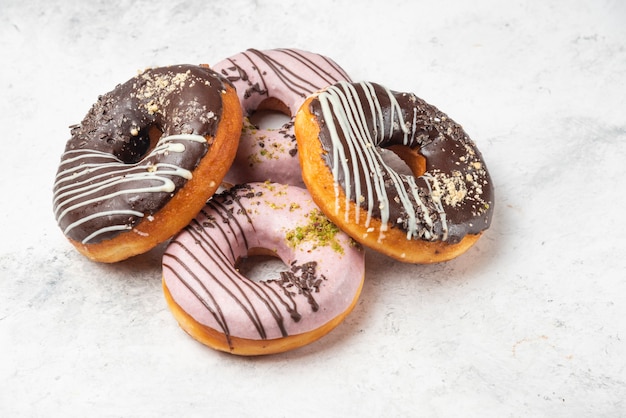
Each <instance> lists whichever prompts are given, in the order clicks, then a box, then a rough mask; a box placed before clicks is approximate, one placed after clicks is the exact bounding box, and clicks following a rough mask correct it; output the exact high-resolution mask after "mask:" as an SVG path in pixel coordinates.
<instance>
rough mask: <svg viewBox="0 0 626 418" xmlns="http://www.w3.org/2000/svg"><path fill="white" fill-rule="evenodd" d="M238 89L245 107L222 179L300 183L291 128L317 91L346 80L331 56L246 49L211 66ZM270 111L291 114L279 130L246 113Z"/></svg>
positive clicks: (229, 181)
mask: <svg viewBox="0 0 626 418" xmlns="http://www.w3.org/2000/svg"><path fill="white" fill-rule="evenodd" d="M212 68H213V69H214V70H215V71H217V72H219V73H220V74H222V75H223V76H224V77H226V78H227V79H228V80H229V81H231V82H232V83H233V84H234V85H235V88H236V89H237V94H238V96H239V100H240V101H241V106H242V108H243V112H244V125H243V130H242V133H241V138H240V143H239V149H238V150H237V155H236V157H235V161H234V162H233V165H232V168H231V170H230V171H229V172H228V173H227V174H226V177H225V179H224V180H225V182H226V183H230V184H240V183H248V182H259V181H266V180H270V181H273V182H278V183H284V184H293V185H297V186H301V187H304V183H303V182H302V174H301V171H300V165H299V161H298V156H297V152H298V151H297V147H296V139H295V135H294V132H293V124H294V117H295V114H296V112H297V111H298V109H299V108H300V105H302V103H303V102H304V100H305V99H306V98H307V97H308V96H309V95H311V94H312V93H314V92H315V91H317V90H319V89H321V88H323V87H326V86H329V85H331V84H334V83H336V82H337V81H349V80H350V78H349V77H348V75H347V74H346V73H345V71H344V70H343V69H342V68H341V67H339V65H337V64H336V63H335V62H334V61H332V60H331V59H330V58H327V57H325V56H323V55H318V54H315V53H311V52H307V51H302V50H298V49H271V50H266V51H259V50H256V49H248V50H247V51H245V52H241V53H238V54H236V55H234V56H232V57H230V58H227V59H225V60H223V61H221V62H219V63H217V64H216V65H214V66H213V67H212ZM257 110H274V111H278V112H281V113H284V114H285V115H287V116H289V117H290V118H291V119H290V120H289V122H287V123H285V124H284V125H283V126H282V127H280V128H278V129H260V128H259V127H257V126H255V125H253V124H252V123H251V122H250V119H249V117H250V116H252V115H253V114H254V113H255V112H256V111H257Z"/></svg>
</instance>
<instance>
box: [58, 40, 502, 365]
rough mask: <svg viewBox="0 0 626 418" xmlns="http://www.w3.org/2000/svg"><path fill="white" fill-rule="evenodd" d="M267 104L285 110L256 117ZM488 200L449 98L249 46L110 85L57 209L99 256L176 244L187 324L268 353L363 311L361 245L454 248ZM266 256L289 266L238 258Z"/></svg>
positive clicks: (75, 132) (408, 250)
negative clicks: (439, 102)
mask: <svg viewBox="0 0 626 418" xmlns="http://www.w3.org/2000/svg"><path fill="white" fill-rule="evenodd" d="M267 109H270V110H274V111H278V112H281V113H284V114H285V115H287V116H288V117H289V118H290V120H289V121H288V122H287V123H285V124H284V125H283V126H281V127H280V128H278V129H260V128H258V127H257V126H255V125H254V124H253V123H251V122H250V117H251V116H252V115H253V114H254V113H255V112H257V111H259V110H267ZM385 150H389V151H387V152H393V153H395V154H396V155H397V156H398V157H399V158H400V159H401V160H402V161H403V162H404V163H405V164H406V166H407V167H408V170H409V171H408V172H400V171H398V170H397V169H395V168H394V167H393V165H392V164H390V163H389V162H388V160H387V159H386V158H384V154H385ZM220 186H222V187H221V189H222V191H220V192H218V193H217V194H216V192H217V191H218V188H219V187H220ZM493 201H494V195H493V184H492V181H491V178H490V176H489V172H488V171H487V167H486V165H485V162H484V160H483V158H482V156H481V154H480V152H479V150H478V149H477V147H476V145H475V143H474V142H473V141H472V140H471V139H470V138H469V136H468V135H467V134H466V133H465V131H464V130H463V128H462V127H461V126H460V125H459V124H457V123H456V122H454V121H453V120H452V119H450V118H449V117H448V116H447V115H446V114H444V113H442V112H441V111H439V110H438V109H437V108H436V107H434V106H432V105H430V104H428V103H426V102H425V101H424V100H422V99H420V98H418V97H417V96H415V95H414V94H412V93H403V92H396V91H392V90H390V89H388V88H386V87H384V86H382V85H380V84H377V83H371V82H353V81H352V80H351V79H350V77H349V76H348V75H347V73H346V72H345V71H344V70H343V69H342V68H341V67H340V66H339V65H337V64H336V63H335V61H333V60H331V59H330V58H328V57H325V56H322V55H319V54H314V53H311V52H307V51H302V50H297V49H274V50H267V51H259V50H255V49H249V50H247V51H244V52H241V53H239V54H236V55H234V56H232V57H230V58H227V59H225V60H222V61H220V62H218V63H217V64H215V65H214V66H212V67H208V66H206V65H175V66H169V67H161V68H153V69H147V70H145V71H142V72H141V73H139V74H138V75H137V76H135V77H133V78H132V79H130V80H128V81H127V82H125V83H123V84H120V85H118V86H117V87H116V88H115V89H114V90H112V91H111V92H109V93H106V94H105V95H103V96H100V97H99V98H98V101H97V103H96V104H95V105H94V106H93V107H92V108H91V109H90V110H89V112H88V113H87V115H86V116H85V118H84V120H83V121H82V122H81V123H80V124H78V125H75V126H73V127H71V139H70V140H69V141H68V142H67V145H66V148H65V151H64V153H63V154H62V156H61V163H60V166H59V169H58V172H57V176H56V179H55V183H54V196H53V211H54V214H55V217H56V219H57V222H58V224H59V227H60V228H61V230H62V231H63V233H64V234H65V236H66V237H67V238H68V240H69V241H70V242H71V243H72V244H73V245H74V246H75V247H76V248H77V249H78V251H80V252H81V253H82V254H84V255H85V256H87V257H89V258H90V259H92V260H95V261H100V262H116V261H120V260H124V259H127V258H129V257H132V256H135V255H138V254H141V253H144V252H146V251H148V250H150V249H152V248H154V247H155V246H156V245H158V244H160V243H164V242H166V243H167V245H166V248H165V251H164V254H163V262H162V268H163V276H162V283H163V291H164V295H165V299H166V301H167V304H168V306H169V308H170V309H171V311H172V313H173V315H174V317H175V318H176V320H177V321H178V323H179V324H180V326H181V327H182V328H183V329H184V330H185V331H186V332H187V333H189V334H190V335H191V336H192V337H193V338H195V339H196V340H198V341H200V342H202V343H203V344H206V345H207V346H209V347H212V348H215V349H217V350H221V351H226V352H230V353H233V354H240V355H261V354H272V353H279V352H283V351H287V350H291V349H294V348H297V347H300V346H302V345H305V344H308V343H310V342H312V341H315V340H317V339H319V338H321V337H322V336H323V335H325V334H326V333H328V332H330V331H331V330H332V329H334V328H335V327H336V326H337V325H338V324H339V323H340V322H341V321H342V320H343V319H344V318H345V317H346V316H347V315H348V314H349V313H350V312H351V311H352V309H353V308H354V306H355V305H356V302H357V301H358V298H359V294H360V291H361V288H362V285H363V280H364V277H365V250H364V248H369V249H372V250H375V251H379V252H381V253H383V254H386V255H388V256H390V257H392V258H394V259H397V260H400V261H403V262H410V263H433V262H442V261H446V260H450V259H452V258H454V257H457V256H459V255H460V254H462V253H464V252H465V251H467V250H468V248H469V247H471V246H472V245H473V244H474V243H476V241H477V240H478V238H479V237H480V236H481V235H482V233H483V232H484V231H485V230H486V229H487V228H488V227H489V226H490V223H491V218H492V214H493ZM258 254H266V255H271V256H274V257H277V258H279V259H280V260H281V261H282V262H283V263H284V264H285V266H286V267H285V271H282V272H280V274H279V277H276V278H273V279H269V280H261V281H254V280H251V279H249V278H247V277H245V276H244V275H243V274H241V273H240V271H239V268H238V267H239V263H240V261H241V260H242V259H245V258H246V257H249V256H254V255H258Z"/></svg>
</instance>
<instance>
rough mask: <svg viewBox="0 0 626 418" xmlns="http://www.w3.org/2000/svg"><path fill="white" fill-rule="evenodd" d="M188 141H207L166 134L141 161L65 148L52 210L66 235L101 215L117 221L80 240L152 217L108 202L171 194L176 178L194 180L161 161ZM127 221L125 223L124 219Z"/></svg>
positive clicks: (198, 137) (195, 136)
mask: <svg viewBox="0 0 626 418" xmlns="http://www.w3.org/2000/svg"><path fill="white" fill-rule="evenodd" d="M185 142H197V143H205V142H206V139H205V137H204V136H202V135H194V134H181V135H170V136H165V137H162V138H161V139H160V140H159V141H158V142H157V144H156V146H155V148H154V149H153V150H152V151H151V152H150V153H149V154H148V155H147V156H146V157H145V158H144V159H142V161H141V162H139V163H136V164H126V163H124V162H123V161H121V160H120V159H118V158H117V157H115V156H114V155H112V154H109V153H106V152H103V151H98V150H94V149H74V150H69V151H66V152H65V153H64V154H63V156H62V161H61V165H60V168H59V171H58V173H57V177H56V182H55V184H54V190H55V192H54V199H53V206H54V214H55V216H56V218H57V221H58V222H59V224H60V225H65V226H64V228H63V232H64V233H65V234H66V235H68V234H69V233H70V232H71V231H72V230H74V229H75V228H77V227H79V226H81V225H84V224H86V223H88V222H90V221H93V220H95V219H97V218H109V219H111V220H112V221H113V220H115V219H117V220H118V222H113V223H112V224H107V225H105V226H102V227H101V228H98V229H96V230H93V231H91V232H89V233H86V235H85V236H84V237H83V238H82V240H81V242H82V243H83V244H88V243H90V242H92V241H94V239H96V238H97V237H99V236H100V235H102V234H104V233H107V232H112V231H123V230H127V229H132V224H133V223H132V222H131V220H132V219H133V218H143V217H144V216H146V215H147V216H152V215H153V214H152V213H144V212H142V211H138V210H135V209H133V208H132V207H130V206H129V207H119V208H107V202H108V201H109V200H111V199H112V198H115V197H118V196H126V197H127V200H128V201H132V200H133V199H135V198H138V197H139V198H141V196H142V195H143V194H154V193H173V192H174V191H175V189H176V184H175V181H174V179H175V178H181V179H184V180H190V179H191V178H192V173H191V171H189V170H187V169H185V168H182V167H180V166H178V165H175V164H172V163H164V162H158V161H159V157H160V156H162V155H167V154H170V153H182V152H184V151H185V149H186V146H185ZM88 206H89V207H93V208H101V209H97V210H94V211H84V216H82V217H80V218H78V219H75V220H73V221H72V222H69V223H68V222H67V221H65V218H66V217H68V216H69V215H70V214H72V215H73V216H74V217H75V216H76V214H77V213H78V212H79V211H81V209H84V208H85V207H88ZM122 220H123V222H122Z"/></svg>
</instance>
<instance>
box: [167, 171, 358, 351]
mask: <svg viewBox="0 0 626 418" xmlns="http://www.w3.org/2000/svg"><path fill="white" fill-rule="evenodd" d="M258 254H270V255H273V256H276V257H278V258H279V259H280V260H282V262H283V263H284V264H285V266H286V271H282V272H280V276H279V277H277V278H275V279H270V280H260V281H254V280H251V279H249V278H247V277H245V276H243V275H242V274H241V273H240V272H239V270H238V268H237V266H238V260H240V259H241V258H245V257H247V256H249V255H258ZM364 274H365V257H364V251H363V249H362V247H361V246H360V245H359V244H357V243H356V242H355V241H353V240H352V239H351V238H349V237H348V235H346V234H345V233H343V232H342V231H340V230H339V229H338V228H337V227H336V226H335V225H334V224H333V223H331V222H330V221H329V220H328V218H326V217H325V216H324V215H323V214H322V212H321V211H320V210H319V209H318V208H317V206H316V205H315V204H314V203H313V200H312V199H311V196H310V195H309V193H308V192H307V191H306V189H302V188H300V187H296V186H288V185H280V184H276V183H269V182H265V183H250V184H243V185H238V186H235V187H233V188H231V189H230V190H227V191H225V192H222V193H221V194H218V195H215V196H214V197H213V198H212V199H211V200H209V201H208V202H207V205H206V206H205V208H204V209H203V210H202V211H201V212H200V214H199V215H198V216H197V217H196V218H195V219H194V220H193V221H192V222H191V223H190V224H189V225H188V226H187V227H186V228H185V229H184V230H183V231H181V232H180V233H179V234H178V235H177V236H176V237H174V239H173V240H172V241H171V242H170V244H169V245H168V247H167V248H166V250H165V253H164V255H163V290H164V293H165V299H166V300H167V303H168V306H169V308H170V310H171V311H172V313H173V315H174V317H175V318H176V320H177V321H178V323H179V324H180V326H181V327H182V328H183V329H184V330H185V331H186V332H187V333H188V334H190V335H191V336H192V337H193V338H195V339H196V340H198V341H200V342H201V343H203V344H205V345H207V346H209V347H212V348H214V349H217V350H221V351H226V352H230V353H233V354H239V355H261V354H273V353H279V352H283V351H287V350H291V349H294V348H298V347H301V346H303V345H305V344H308V343H310V342H313V341H315V340H317V339H319V338H320V337H322V336H323V335H325V334H326V333H328V332H330V331H331V330H332V329H333V328H335V327H336V326H337V325H339V323H340V322H341V321H343V319H344V318H345V317H346V316H347V315H348V314H349V313H350V312H351V311H352V309H353V308H354V306H355V304H356V302H357V300H358V297H359V294H360V292H361V287H362V285H363V279H364Z"/></svg>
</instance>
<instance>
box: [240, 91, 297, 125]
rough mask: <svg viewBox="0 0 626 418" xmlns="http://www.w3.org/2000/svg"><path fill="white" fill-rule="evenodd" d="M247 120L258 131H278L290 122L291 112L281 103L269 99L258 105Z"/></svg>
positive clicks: (271, 98) (272, 98)
mask: <svg viewBox="0 0 626 418" xmlns="http://www.w3.org/2000/svg"><path fill="white" fill-rule="evenodd" d="M249 119H250V123H251V124H253V125H254V126H256V127H257V128H258V129H279V128H281V127H282V126H283V125H285V124H287V123H289V121H291V112H290V111H289V108H288V107H287V105H285V104H284V103H283V102H281V101H280V100H278V99H276V98H274V97H269V98H267V99H265V100H263V101H262V102H261V103H260V104H259V106H258V107H257V109H256V110H255V111H253V112H252V113H251V114H250V115H249Z"/></svg>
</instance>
